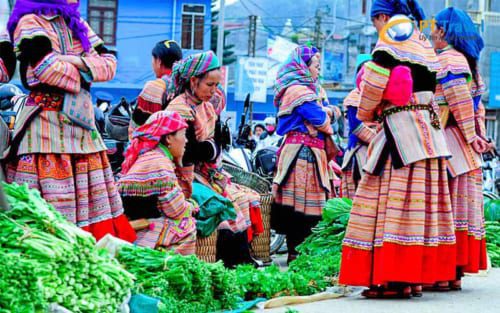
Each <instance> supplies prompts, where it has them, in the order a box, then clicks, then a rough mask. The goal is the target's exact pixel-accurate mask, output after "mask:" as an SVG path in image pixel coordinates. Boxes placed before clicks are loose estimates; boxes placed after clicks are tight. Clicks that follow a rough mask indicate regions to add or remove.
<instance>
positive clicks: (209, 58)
mask: <svg viewBox="0 0 500 313" xmlns="http://www.w3.org/2000/svg"><path fill="white" fill-rule="evenodd" d="M218 68H220V63H219V59H218V58H217V56H216V55H215V53H214V52H213V51H207V52H202V53H198V54H192V55H190V56H188V57H187V58H185V59H182V60H181V61H179V62H176V63H175V64H174V66H173V68H172V81H171V82H170V85H169V88H168V89H169V92H170V93H174V94H175V95H178V94H180V93H181V92H182V91H183V90H182V88H183V87H184V86H185V85H186V84H187V83H188V82H189V79H190V78H191V77H193V76H199V75H202V74H204V73H207V72H210V71H212V70H215V69H218Z"/></svg>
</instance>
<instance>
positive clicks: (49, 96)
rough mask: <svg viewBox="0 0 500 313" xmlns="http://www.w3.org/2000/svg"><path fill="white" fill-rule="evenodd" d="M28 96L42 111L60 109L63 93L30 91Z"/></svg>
mask: <svg viewBox="0 0 500 313" xmlns="http://www.w3.org/2000/svg"><path fill="white" fill-rule="evenodd" d="M29 96H30V98H31V99H32V100H33V102H34V103H35V104H36V105H39V106H41V107H42V108H43V110H44V111H61V109H62V104H63V101H64V95H63V94H59V93H54V92H43V91H32V92H31V93H30V95H29Z"/></svg>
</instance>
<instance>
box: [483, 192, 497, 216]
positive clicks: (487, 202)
mask: <svg viewBox="0 0 500 313" xmlns="http://www.w3.org/2000/svg"><path fill="white" fill-rule="evenodd" d="M484 218H485V220H487V221H497V222H500V199H490V198H487V197H485V198H484Z"/></svg>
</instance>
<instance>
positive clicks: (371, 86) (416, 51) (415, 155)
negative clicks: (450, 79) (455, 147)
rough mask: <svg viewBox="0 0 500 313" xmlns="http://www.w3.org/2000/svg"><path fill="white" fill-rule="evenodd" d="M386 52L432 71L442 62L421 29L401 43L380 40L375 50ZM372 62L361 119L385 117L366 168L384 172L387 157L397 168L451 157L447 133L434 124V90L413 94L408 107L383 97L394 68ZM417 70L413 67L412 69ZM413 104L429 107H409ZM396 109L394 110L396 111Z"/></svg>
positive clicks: (366, 76)
mask: <svg viewBox="0 0 500 313" xmlns="http://www.w3.org/2000/svg"><path fill="white" fill-rule="evenodd" d="M377 52H383V53H385V54H387V55H389V56H391V58H393V59H394V60H395V61H397V62H400V63H402V64H409V65H411V64H413V65H415V64H416V65H419V66H421V67H423V68H425V69H426V72H427V73H429V74H428V76H430V77H431V76H432V77H434V76H435V75H434V76H433V75H432V73H435V72H437V70H438V69H439V62H438V60H437V57H436V55H435V53H434V50H433V48H432V46H431V45H430V43H429V42H428V41H424V40H421V38H420V34H419V32H418V31H415V32H414V34H413V35H412V37H411V38H410V39H409V40H407V41H405V42H404V43H401V44H399V45H389V44H386V43H384V42H383V41H379V42H378V43H377V46H376V47H375V50H374V55H375V53H377ZM375 60H376V59H375V58H374V61H370V62H368V63H366V64H365V74H364V76H363V80H362V82H361V86H360V96H361V100H360V105H359V109H358V115H357V117H358V119H359V120H361V121H362V122H371V121H374V120H376V119H377V117H380V116H384V112H390V111H392V112H391V113H390V114H387V115H385V116H384V117H383V118H382V122H383V127H384V131H381V132H379V133H378V134H377V135H376V136H375V138H374V139H373V140H372V143H371V144H370V146H369V148H368V160H367V164H366V165H365V167H364V170H365V171H367V172H368V173H371V174H380V172H381V170H382V169H383V166H384V164H385V160H386V159H387V158H388V157H389V156H391V159H392V164H393V167H394V168H401V167H403V166H407V165H409V164H412V163H415V162H417V161H421V160H425V159H432V158H441V157H449V155H450V152H449V151H448V147H447V145H446V140H445V137H444V132H443V131H442V130H441V129H438V128H436V127H433V126H432V112H435V111H436V110H437V108H436V106H435V104H434V95H433V92H432V91H430V90H422V91H418V92H415V91H414V93H413V95H412V97H411V99H410V101H409V103H408V104H407V105H406V106H402V107H395V105H393V104H391V103H388V102H387V101H384V100H383V96H384V92H385V89H386V86H387V84H388V82H389V77H390V73H391V70H390V69H388V68H385V67H383V66H381V65H380V64H377V63H376V62H375ZM412 71H413V69H412ZM410 106H415V107H416V106H419V107H425V108H426V109H425V110H423V109H418V110H413V109H408V110H405V107H407V108H411V107H410ZM393 110H394V111H393Z"/></svg>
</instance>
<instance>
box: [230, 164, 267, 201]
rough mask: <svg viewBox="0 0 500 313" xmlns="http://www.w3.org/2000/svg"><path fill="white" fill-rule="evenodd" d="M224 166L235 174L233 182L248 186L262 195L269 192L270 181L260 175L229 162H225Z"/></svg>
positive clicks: (231, 173) (232, 174)
mask: <svg viewBox="0 0 500 313" xmlns="http://www.w3.org/2000/svg"><path fill="white" fill-rule="evenodd" d="M222 167H223V168H224V170H225V171H226V172H228V173H229V174H230V175H231V176H233V177H232V178H231V181H232V182H233V183H236V184H239V185H243V186H246V187H248V188H250V189H253V190H255V191H257V193H259V194H261V195H262V194H267V193H269V188H270V185H269V182H268V181H267V180H265V179H264V178H262V177H260V176H259V175H257V174H255V173H250V172H247V171H244V170H243V169H242V168H240V167H237V166H234V165H232V164H228V163H223V164H222Z"/></svg>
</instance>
